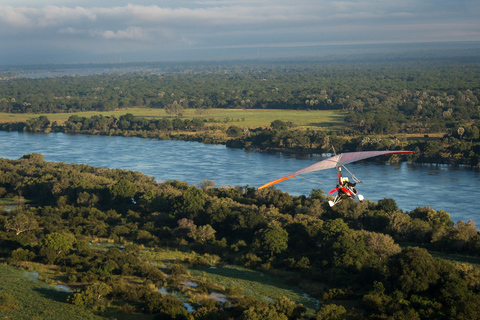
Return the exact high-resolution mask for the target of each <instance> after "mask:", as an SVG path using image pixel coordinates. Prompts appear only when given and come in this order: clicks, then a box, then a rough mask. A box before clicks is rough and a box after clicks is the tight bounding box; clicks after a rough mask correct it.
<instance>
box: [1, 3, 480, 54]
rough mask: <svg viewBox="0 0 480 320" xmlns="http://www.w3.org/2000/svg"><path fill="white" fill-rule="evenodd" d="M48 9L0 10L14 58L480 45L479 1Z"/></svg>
mask: <svg viewBox="0 0 480 320" xmlns="http://www.w3.org/2000/svg"><path fill="white" fill-rule="evenodd" d="M17 1H20V0H17ZM46 2H49V3H56V5H53V4H50V5H41V4H39V2H34V1H33V0H22V1H20V2H19V3H20V4H19V5H15V4H14V1H10V0H9V1H7V3H10V5H8V6H7V5H4V6H0V41H1V42H2V46H3V47H8V48H9V49H8V50H11V52H12V54H13V52H15V49H16V48H15V46H18V44H19V43H21V42H22V41H23V42H24V43H27V42H29V41H31V40H32V39H34V40H36V41H37V42H38V43H40V42H41V43H42V45H43V46H44V47H45V48H47V49H49V48H50V50H52V51H54V50H55V49H56V48H58V46H60V45H61V46H63V47H64V48H68V47H69V46H70V47H72V48H75V49H76V50H77V51H78V48H81V49H82V50H85V51H88V50H91V51H95V50H102V51H103V52H107V51H108V50H110V49H112V48H114V49H115V52H121V51H122V50H130V48H131V47H132V46H131V42H132V41H135V42H136V48H148V49H149V50H163V49H165V48H167V47H168V49H169V50H177V49H178V50H180V49H182V48H188V49H191V48H199V49H202V50H203V49H205V48H222V47H241V48H245V47H249V46H250V47H256V46H265V47H278V46H289V45H293V46H295V45H298V44H299V43H306V44H309V43H312V44H321V43H333V42H337V43H349V42H350V43H359V42H370V43H377V42H384V41H391V40H392V39H394V40H395V41H399V42H401V41H405V42H408V41H411V40H412V39H413V38H414V39H415V41H425V42H428V41H438V40H439V39H440V40H443V41H458V40H462V41H480V20H479V19H478V16H480V2H479V1H478V0H476V1H475V0H459V1H458V3H457V2H455V4H452V1H450V0H423V1H418V0H404V1H396V2H394V1H384V0H297V1H291V0H255V1H254V0H193V1H192V0H177V1H173V0H164V1H162V2H161V3H162V4H163V5H158V4H157V3H158V2H154V1H153V0H142V1H141V2H138V1H137V2H136V3H135V4H133V3H127V0H116V1H114V0H104V1H101V2H98V1H93V0H82V1H80V0H68V1H67V0H62V1H60V0H50V1H48V0H47V1H46ZM139 3H142V4H139ZM447 31H448V32H447ZM167 43H168V46H166V45H165V44H167ZM23 46H26V45H22V47H23ZM32 46H33V45H32ZM34 49H35V48H33V47H32V50H34ZM47 49H45V50H47ZM65 50H67V49H65ZM72 50H73V49H72ZM112 50H113V49H112Z"/></svg>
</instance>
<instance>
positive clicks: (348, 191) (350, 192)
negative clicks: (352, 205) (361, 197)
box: [328, 187, 353, 196]
mask: <svg viewBox="0 0 480 320" xmlns="http://www.w3.org/2000/svg"><path fill="white" fill-rule="evenodd" d="M339 189H341V190H342V191H343V192H345V193H346V194H348V195H349V196H351V195H352V194H353V192H352V191H350V190H348V189H345V188H343V187H339V188H335V189H333V190H332V191H330V192H329V193H328V195H331V194H332V193H335V192H337V191H338V190H339Z"/></svg>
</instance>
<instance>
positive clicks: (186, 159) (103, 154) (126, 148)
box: [0, 131, 480, 222]
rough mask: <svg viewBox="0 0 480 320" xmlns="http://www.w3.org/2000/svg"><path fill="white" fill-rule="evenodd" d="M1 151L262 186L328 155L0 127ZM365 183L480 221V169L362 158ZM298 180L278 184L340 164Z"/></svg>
mask: <svg viewBox="0 0 480 320" xmlns="http://www.w3.org/2000/svg"><path fill="white" fill-rule="evenodd" d="M0 146H1V148H0V157H1V158H8V159H17V158H20V157H21V156H22V155H24V154H27V153H33V152H36V153H41V154H43V156H44V157H45V159H46V160H47V161H57V162H66V163H84V164H89V165H92V166H99V167H108V168H124V169H130V170H135V171H140V172H143V173H145V174H147V175H150V176H153V177H155V178H156V179H157V180H158V181H165V180H173V179H177V180H181V181H187V182H189V183H191V184H194V185H197V184H199V183H201V182H202V181H203V180H204V179H209V180H213V181H215V182H216V186H221V185H227V186H246V185H249V186H250V187H259V186H260V185H262V184H264V183H266V182H269V181H271V180H273V179H276V178H279V177H281V176H283V175H285V174H287V173H290V172H293V171H296V170H298V169H301V168H303V167H306V166H308V165H310V164H313V163H315V162H317V161H320V160H322V156H321V155H315V154H313V155H295V154H286V153H265V152H245V151H244V150H241V149H230V148H227V147H225V146H223V145H206V144H202V143H197V142H186V141H172V140H163V141H162V140H154V139H142V138H124V137H109V136H89V135H67V134H63V133H51V134H28V133H18V132H3V131H0ZM348 169H349V170H350V171H351V172H353V173H354V174H355V175H356V176H357V177H358V178H359V179H360V180H362V181H363V183H362V184H359V185H358V186H357V189H358V190H359V193H361V194H363V195H364V196H365V198H366V199H371V200H373V201H378V200H380V199H383V198H392V199H395V201H396V202H397V204H398V206H399V207H400V208H401V209H403V210H404V211H410V210H413V209H415V208H416V207H423V206H430V207H432V208H434V209H435V210H444V211H446V212H448V213H450V215H451V218H452V220H453V221H458V220H463V221H468V220H473V221H475V222H479V221H480V219H479V212H480V210H479V208H480V188H479V185H480V173H479V172H478V171H476V170H472V169H470V168H456V167H450V166H437V165H417V164H411V163H402V164H400V165H390V164H387V163H377V162H366V161H361V162H357V163H354V164H351V165H349V166H348ZM305 178H308V179H309V180H305V179H300V178H292V179H290V180H287V181H284V182H281V183H279V184H277V185H276V187H277V188H278V189H281V190H283V191H286V192H289V193H290V194H293V195H300V194H306V195H308V194H309V193H310V192H311V190H312V189H313V188H320V189H322V190H324V191H325V192H328V191H330V190H331V189H332V188H333V187H335V184H336V172H335V170H333V169H332V170H325V171H320V172H316V173H310V174H308V175H305Z"/></svg>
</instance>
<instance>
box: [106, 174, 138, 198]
mask: <svg viewBox="0 0 480 320" xmlns="http://www.w3.org/2000/svg"><path fill="white" fill-rule="evenodd" d="M111 192H112V195H113V196H114V197H117V198H121V199H131V198H133V197H134V196H135V194H136V193H137V186H136V185H135V184H134V183H132V182H130V181H128V180H126V179H120V180H118V182H117V183H115V184H114V185H113V186H112V189H111Z"/></svg>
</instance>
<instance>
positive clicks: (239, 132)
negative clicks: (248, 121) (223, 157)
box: [226, 126, 243, 138]
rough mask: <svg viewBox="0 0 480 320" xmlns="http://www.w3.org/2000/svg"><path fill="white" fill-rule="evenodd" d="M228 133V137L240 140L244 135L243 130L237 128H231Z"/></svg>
mask: <svg viewBox="0 0 480 320" xmlns="http://www.w3.org/2000/svg"><path fill="white" fill-rule="evenodd" d="M226 133H227V136H229V137H232V138H238V137H241V136H242V135H243V130H242V129H240V128H239V127H237V126H230V127H228V129H227V131H226Z"/></svg>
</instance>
